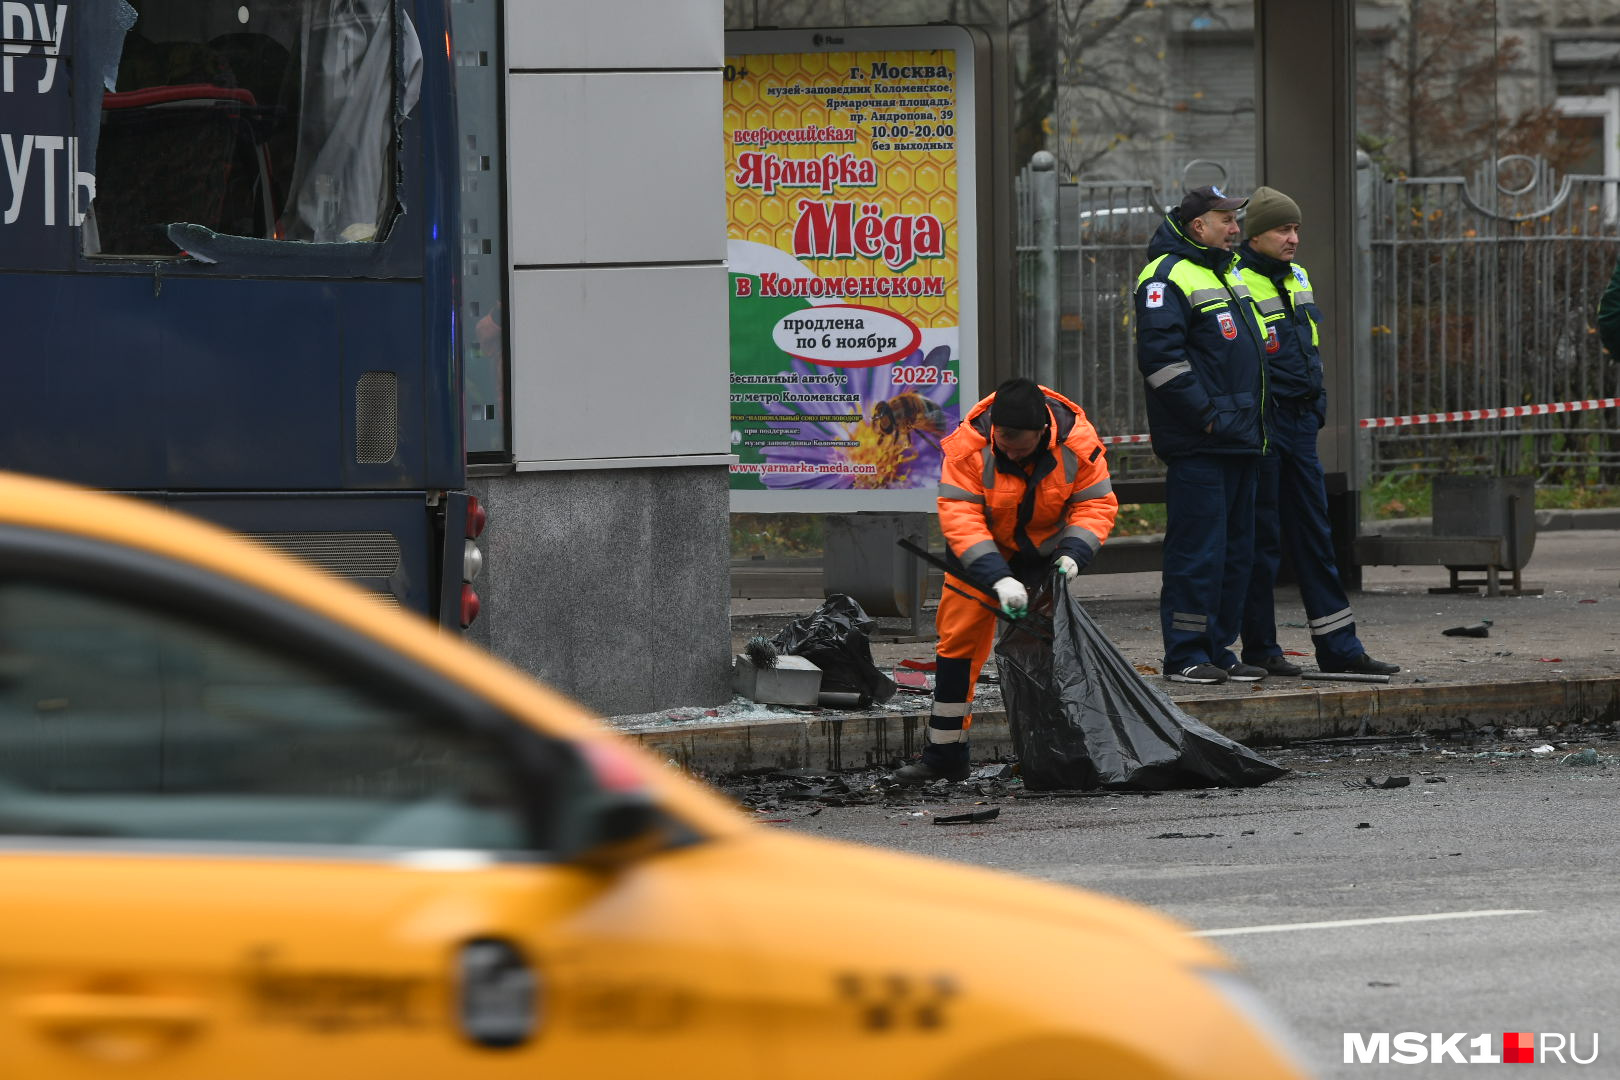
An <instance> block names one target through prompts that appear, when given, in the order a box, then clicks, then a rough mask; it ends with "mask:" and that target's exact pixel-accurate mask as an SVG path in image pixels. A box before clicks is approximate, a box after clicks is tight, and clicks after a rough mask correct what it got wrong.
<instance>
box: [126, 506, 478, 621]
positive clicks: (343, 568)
mask: <svg viewBox="0 0 1620 1080" xmlns="http://www.w3.org/2000/svg"><path fill="white" fill-rule="evenodd" d="M142 494H147V493H142ZM148 497H150V498H152V499H153V500H154V501H157V502H161V503H163V504H164V505H167V506H169V507H170V508H171V509H174V510H179V511H182V512H184V513H188V514H191V515H193V516H195V517H200V518H203V519H205V520H207V521H212V522H214V523H215V524H216V525H222V526H224V527H225V528H227V529H232V530H234V531H236V532H240V533H246V534H248V535H249V536H251V537H252V538H254V539H256V540H258V541H260V542H261V543H265V544H267V545H269V546H271V547H274V548H276V549H278V550H280V551H284V552H287V553H289V554H292V555H294V556H297V557H299V558H302V559H304V560H306V561H308V562H312V563H314V564H315V565H316V566H318V567H320V568H322V569H324V570H326V571H327V572H328V573H332V574H336V575H337V576H339V577H342V578H345V579H347V580H348V581H351V582H353V583H354V584H356V585H360V586H362V587H364V588H368V589H372V590H374V591H376V592H378V593H381V594H382V595H383V596H384V597H391V598H393V599H394V600H395V601H397V602H398V603H399V604H400V606H401V607H405V608H408V609H410V610H412V611H415V612H417V613H419V614H421V615H424V616H427V617H428V618H436V617H437V614H438V607H439V595H438V593H439V589H438V582H439V578H440V571H439V562H440V557H441V556H440V551H439V545H440V538H439V534H440V532H441V527H440V525H439V523H438V518H439V515H440V511H439V509H437V508H435V507H430V506H428V505H427V504H426V501H425V493H423V492H349V493H345V494H343V495H333V496H327V497H320V498H313V497H310V496H308V495H298V494H285V493H280V492H264V493H249V494H243V495H225V494H221V495H185V494H177V493H174V492H169V493H159V494H149V495H148ZM452 569H453V570H454V573H455V577H456V578H457V581H458V586H457V588H458V591H459V579H460V576H461V574H460V565H459V563H458V564H457V565H456V566H455V567H454V568H452Z"/></svg>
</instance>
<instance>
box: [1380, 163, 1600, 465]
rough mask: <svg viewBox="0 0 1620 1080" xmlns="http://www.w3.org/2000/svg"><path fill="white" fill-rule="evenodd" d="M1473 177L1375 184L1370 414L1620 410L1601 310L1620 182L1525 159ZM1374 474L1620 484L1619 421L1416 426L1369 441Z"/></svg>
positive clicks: (1581, 418)
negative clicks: (1563, 405) (1558, 406)
mask: <svg viewBox="0 0 1620 1080" xmlns="http://www.w3.org/2000/svg"><path fill="white" fill-rule="evenodd" d="M1505 167H1506V168H1513V169H1515V170H1516V171H1517V172H1518V173H1520V176H1518V177H1515V178H1514V180H1515V182H1511V183H1510V182H1508V181H1507V178H1506V177H1505V176H1504V175H1503V174H1502V173H1499V172H1498V170H1497V169H1496V168H1494V167H1493V168H1491V169H1488V170H1482V171H1481V173H1480V174H1479V175H1477V176H1475V177H1474V178H1473V179H1472V180H1471V181H1470V182H1465V181H1464V180H1463V179H1462V178H1460V177H1445V178H1438V179H1403V180H1387V181H1381V182H1377V183H1374V184H1371V185H1367V187H1368V188H1369V189H1370V190H1368V192H1367V196H1366V197H1365V198H1364V199H1363V202H1364V204H1365V206H1364V212H1365V213H1366V214H1368V216H1369V218H1370V220H1369V222H1368V225H1369V226H1370V228H1369V233H1370V245H1369V246H1370V251H1369V253H1368V259H1367V261H1368V262H1369V263H1370V265H1368V266H1365V267H1364V268H1363V271H1362V273H1363V276H1364V279H1365V280H1367V281H1369V282H1370V301H1371V303H1370V312H1369V316H1368V317H1369V321H1370V325H1368V326H1367V327H1365V328H1364V333H1365V335H1366V343H1365V345H1364V352H1365V354H1366V355H1367V363H1368V364H1370V367H1371V372H1370V375H1371V378H1370V385H1371V399H1370V403H1369V404H1370V407H1371V408H1372V409H1373V410H1374V411H1375V412H1377V413H1378V414H1379V415H1385V416H1404V415H1409V414H1414V413H1436V412H1450V411H1457V410H1465V409H1480V408H1491V407H1497V406H1504V405H1532V404H1540V403H1557V402H1567V401H1581V400H1587V399H1592V398H1605V397H1613V396H1615V395H1616V387H1617V386H1620V365H1617V364H1615V363H1613V362H1611V361H1610V360H1609V359H1608V358H1607V357H1606V356H1605V354H1604V351H1603V348H1602V345H1601V343H1600V342H1599V340H1598V336H1597V333H1596V322H1597V305H1598V300H1599V298H1600V297H1601V296H1602V294H1603V289H1604V287H1605V286H1606V285H1607V284H1608V281H1609V275H1610V273H1611V272H1612V271H1613V270H1614V266H1615V259H1616V256H1617V254H1620V243H1617V232H1616V227H1615V213H1614V199H1615V185H1616V182H1615V181H1614V180H1612V179H1604V178H1600V177H1588V176H1570V177H1564V178H1563V179H1561V180H1560V179H1558V178H1556V177H1554V176H1553V175H1552V173H1551V172H1550V171H1549V170H1548V169H1547V168H1546V167H1545V166H1543V165H1541V164H1539V163H1536V162H1531V161H1529V160H1527V159H1518V160H1516V161H1511V162H1507V163H1505ZM1368 448H1369V454H1368V457H1369V460H1368V461H1367V462H1365V465H1366V467H1367V471H1368V475H1370V476H1372V477H1375V478H1376V477H1379V476H1385V475H1389V474H1391V473H1397V472H1401V471H1418V472H1425V473H1434V472H1457V471H1463V472H1475V473H1482V474H1489V475H1510V474H1530V475H1534V476H1535V477H1536V478H1537V480H1538V481H1540V482H1553V483H1604V484H1612V483H1615V482H1617V481H1620V415H1617V410H1614V409H1600V410H1591V411H1585V412H1577V413H1566V414H1560V415H1553V416H1528V417H1521V418H1514V419H1506V420H1479V421H1469V422H1465V423H1452V424H1434V425H1414V426H1409V427H1401V428H1392V429H1388V430H1383V431H1379V432H1378V433H1376V434H1375V435H1374V436H1373V437H1372V438H1370V439H1369V441H1368Z"/></svg>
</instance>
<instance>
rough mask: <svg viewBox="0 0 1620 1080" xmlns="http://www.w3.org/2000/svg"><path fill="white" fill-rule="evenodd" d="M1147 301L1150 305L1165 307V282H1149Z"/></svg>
mask: <svg viewBox="0 0 1620 1080" xmlns="http://www.w3.org/2000/svg"><path fill="white" fill-rule="evenodd" d="M1146 303H1147V306H1148V307H1164V282H1162V281H1150V282H1148V284H1147V300H1146Z"/></svg>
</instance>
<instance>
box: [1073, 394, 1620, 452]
mask: <svg viewBox="0 0 1620 1080" xmlns="http://www.w3.org/2000/svg"><path fill="white" fill-rule="evenodd" d="M1616 406H1620V398H1612V397H1607V398H1590V399H1588V400H1586V401H1557V402H1551V403H1543V404H1540V405H1504V406H1503V407H1502V408H1500V409H1463V410H1462V411H1460V412H1444V413H1412V414H1411V415H1410V416H1369V417H1367V418H1366V419H1364V420H1358V421H1356V426H1357V427H1363V428H1392V427H1409V426H1411V425H1413V424H1448V423H1452V422H1454V421H1458V420H1506V419H1509V418H1511V417H1515V416H1550V415H1552V414H1553V413H1569V412H1584V411H1586V410H1587V409H1612V408H1615V407H1616ZM1152 438H1153V437H1152V436H1151V435H1104V436H1102V442H1103V444H1104V445H1105V446H1113V445H1117V444H1119V443H1145V442H1149V441H1151V440H1152Z"/></svg>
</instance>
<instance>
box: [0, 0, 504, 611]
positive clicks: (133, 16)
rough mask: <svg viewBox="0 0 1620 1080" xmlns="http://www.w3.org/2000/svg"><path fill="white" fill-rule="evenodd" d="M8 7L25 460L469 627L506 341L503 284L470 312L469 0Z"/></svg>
mask: <svg viewBox="0 0 1620 1080" xmlns="http://www.w3.org/2000/svg"><path fill="white" fill-rule="evenodd" d="M3 13H4V14H3V18H0V35H3V37H4V48H3V49H0V160H3V162H4V169H3V171H0V313H3V316H4V321H5V326H6V335H5V362H4V365H3V371H4V375H3V383H0V385H3V387H4V389H3V393H4V398H5V401H6V402H7V406H8V407H7V410H6V411H7V419H6V421H5V422H4V423H3V424H0V468H5V469H12V470H19V471H23V472H29V473H36V474H41V475H46V476H52V477H58V478H62V479H66V480H70V481H75V482H78V483H82V484H87V485H91V486H94V487H99V488H105V489H111V490H116V491H121V492H126V493H130V494H134V495H138V496H141V497H145V498H149V499H153V500H157V501H161V502H163V503H166V504H168V505H170V506H172V507H174V508H176V509H181V510H184V511H187V512H190V513H193V514H196V515H199V516H201V517H205V518H208V519H210V520H213V521H215V522H217V523H220V524H222V525H225V526H228V527H230V528H232V529H235V530H237V531H240V532H243V533H246V534H248V535H250V536H253V537H255V538H257V539H259V540H261V541H263V542H266V543H270V544H273V545H275V546H278V547H281V548H284V549H286V550H289V551H292V552H294V553H295V554H299V555H302V556H304V557H305V558H308V559H311V560H313V561H315V562H317V563H319V564H321V565H323V566H326V567H327V568H328V569H331V570H334V571H336V572H338V573H341V574H343V575H345V576H348V577H350V578H352V579H354V580H356V581H358V582H360V583H363V584H367V585H370V586H371V587H373V588H374V589H376V590H377V591H379V592H380V593H382V594H383V595H384V596H385V597H391V598H392V599H393V600H395V601H397V602H398V603H399V604H401V605H403V606H405V607H408V608H412V609H415V610H417V611H420V612H422V613H423V614H425V615H427V616H429V617H431V618H433V619H436V620H437V621H439V622H440V623H441V624H443V625H445V626H448V627H457V626H464V625H465V624H466V623H468V622H470V621H471V619H472V618H473V617H474V616H476V613H477V596H476V594H475V593H474V592H473V589H472V586H471V584H470V581H471V578H472V576H473V572H474V571H475V570H476V563H477V562H478V560H479V556H478V555H477V552H476V548H475V547H474V546H473V545H472V544H471V539H473V538H476V535H477V533H478V531H480V529H481V527H482V516H483V515H482V511H481V510H480V509H479V508H478V507H477V505H476V502H475V501H472V500H470V499H469V496H468V495H467V493H466V491H465V488H466V476H467V467H468V456H467V435H466V432H467V428H468V423H467V420H468V414H467V413H464V411H463V381H464V377H463V362H464V357H463V356H462V353H461V350H462V348H463V338H467V339H468V340H469V341H473V342H476V341H478V340H480V339H481V338H482V339H485V343H486V344H487V338H488V335H489V331H490V327H491V325H494V327H495V330H496V333H497V334H498V321H499V308H498V303H499V297H498V295H497V296H496V297H495V298H494V301H493V302H492V303H491V302H486V306H485V310H483V311H482V312H477V313H475V314H478V315H479V316H480V318H479V319H478V322H480V323H482V326H481V327H480V328H479V330H478V332H477V333H474V332H471V331H472V330H473V328H472V327H468V328H467V330H468V332H466V333H464V332H463V330H462V329H461V328H460V327H459V326H458V323H460V322H463V321H469V322H470V321H473V320H472V318H471V315H470V314H469V313H468V312H466V311H465V310H464V309H463V308H462V298H461V281H460V277H461V268H462V265H463V263H462V247H463V242H464V238H463V229H462V226H461V219H460V206H459V201H460V195H461V189H462V188H463V187H464V184H463V183H461V182H460V181H459V179H458V178H459V177H460V175H461V173H462V162H461V160H460V159H461V157H462V150H463V146H462V145H461V143H460V141H459V140H458V135H457V117H456V112H455V109H456V105H455V100H456V99H455V92H454V89H455V88H454V81H455V80H454V76H455V67H456V63H457V59H456V56H455V55H454V54H453V53H452V52H451V50H450V48H449V44H448V43H449V32H450V26H449V17H450V16H449V5H448V4H446V3H443V2H440V3H429V2H425V0H238V2H235V3H222V2H220V0H84V2H73V3H54V2H49V0H47V2H46V3H30V4H21V3H18V4H5V5H4V6H3ZM486 167H487V166H486ZM495 276H496V277H498V276H499V275H498V274H497V275H495ZM472 347H473V348H474V349H475V350H476V348H477V345H476V344H474V345H473V346H472ZM497 348H498V346H497ZM477 419H478V421H480V422H482V423H485V424H489V423H494V424H496V425H499V423H500V422H501V418H500V417H499V416H498V415H497V412H496V410H495V409H494V408H493V406H491V407H489V408H487V409H485V408H484V407H483V406H480V407H479V411H478V413H477Z"/></svg>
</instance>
